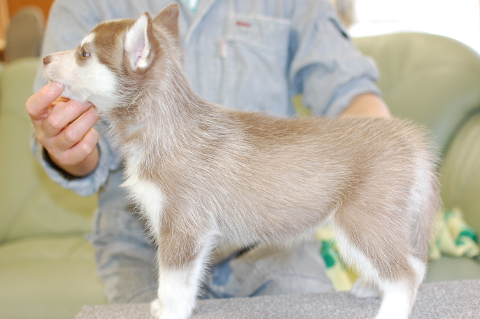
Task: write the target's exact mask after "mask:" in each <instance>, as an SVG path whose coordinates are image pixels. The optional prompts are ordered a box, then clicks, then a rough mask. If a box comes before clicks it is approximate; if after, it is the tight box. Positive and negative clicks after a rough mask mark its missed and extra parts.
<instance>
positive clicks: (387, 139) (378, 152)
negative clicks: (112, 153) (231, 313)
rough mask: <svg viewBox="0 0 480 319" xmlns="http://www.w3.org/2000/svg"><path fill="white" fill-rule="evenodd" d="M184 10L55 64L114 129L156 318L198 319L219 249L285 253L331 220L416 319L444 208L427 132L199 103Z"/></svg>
mask: <svg viewBox="0 0 480 319" xmlns="http://www.w3.org/2000/svg"><path fill="white" fill-rule="evenodd" d="M178 14H179V9H178V6H177V5H170V6H168V7H166V8H165V9H164V10H163V11H161V12H160V13H159V14H158V15H157V16H156V17H155V18H154V19H153V20H152V19H151V17H150V15H149V14H148V13H145V14H143V15H142V16H140V17H139V18H138V19H137V20H129V19H123V20H114V21H107V22H104V23H101V24H100V25H98V26H97V27H95V28H94V29H93V30H92V31H91V32H90V33H89V34H88V35H87V36H86V37H85V38H84V39H83V41H82V42H81V44H80V46H79V47H77V48H76V49H73V50H70V51H65V52H59V53H55V54H51V55H49V56H47V57H45V58H44V64H45V74H46V76H47V78H48V79H49V80H50V81H58V82H60V83H62V84H64V86H65V90H64V95H65V96H66V97H68V98H71V99H76V100H79V101H82V102H83V101H90V102H91V103H93V104H94V105H96V107H97V108H98V110H99V112H100V113H101V114H102V115H103V116H105V117H106V118H107V119H108V120H109V122H110V126H111V127H110V133H111V136H112V139H113V140H114V141H115V145H116V147H117V148H118V149H119V152H120V154H121V156H122V157H123V159H124V163H125V183H124V186H125V187H126V188H127V189H128V191H129V193H130V195H131V198H132V200H133V201H134V202H135V203H137V204H138V206H139V207H140V209H141V210H142V212H143V214H144V216H145V218H146V220H147V221H148V226H149V228H150V232H151V234H152V236H153V237H154V238H155V242H156V245H157V247H158V272H159V278H158V280H159V288H158V299H157V300H155V301H153V302H152V304H151V311H152V314H153V315H154V316H155V317H156V318H162V319H167V318H168V319H171V318H175V319H181V318H188V317H189V316H190V315H191V314H192V311H193V309H194V307H195V302H196V296H197V294H198V292H199V285H200V283H201V280H202V276H203V274H204V270H205V268H206V264H207V263H208V260H209V255H210V253H211V251H212V249H213V248H214V247H216V246H218V245H224V244H228V245H236V246H238V247H242V246H250V245H252V244H258V245H261V244H266V245H285V243H291V242H292V240H294V238H299V237H301V235H302V234H305V233H308V232H310V231H312V230H313V229H314V228H315V227H317V226H318V225H321V224H322V223H328V224H329V225H331V226H332V227H333V228H334V229H335V233H336V236H337V241H338V246H339V250H340V253H341V255H342V257H343V258H344V259H345V261H346V262H347V263H349V264H354V265H355V267H356V269H357V270H358V271H359V272H360V273H361V274H362V276H363V278H364V279H365V280H366V281H367V282H370V283H371V284H373V285H375V286H376V287H377V288H378V289H379V290H380V291H381V292H382V295H383V301H382V304H381V307H380V310H379V312H378V315H377V318H383V319H392V318H408V317H409V314H410V312H411V309H412V307H413V304H414V301H415V296H416V293H417V290H418V287H419V285H420V284H421V282H422V280H423V278H424V275H425V272H426V264H427V249H428V243H429V239H430V233H431V230H432V225H433V220H434V216H435V215H436V212H437V211H438V209H439V207H440V199H439V186H438V178H437V172H436V158H435V155H434V152H432V150H431V148H430V146H429V142H428V139H427V138H426V137H425V134H424V132H423V130H421V129H419V128H418V127H416V126H413V125H412V124H409V123H406V122H405V121H402V120H398V119H380V118H337V119H329V118H301V119H295V118H275V117H271V116H268V115H265V114H260V113H247V112H241V111H235V110H231V109H227V108H224V107H222V106H219V105H215V104H212V103H209V102H207V101H205V100H202V99H201V98H200V97H198V96H197V95H196V94H195V93H194V92H193V90H192V89H191V87H190V86H189V83H188V81H187V79H186V77H185V75H184V74H183V73H182V67H181V64H180V61H179V57H180V48H179V43H178V42H179V39H178Z"/></svg>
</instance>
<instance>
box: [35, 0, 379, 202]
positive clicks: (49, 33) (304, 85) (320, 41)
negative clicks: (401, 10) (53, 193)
mask: <svg viewBox="0 0 480 319" xmlns="http://www.w3.org/2000/svg"><path fill="white" fill-rule="evenodd" d="M172 2H178V4H179V5H180V18H179V27H180V43H181V46H182V49H183V52H184V56H183V57H182V62H183V68H184V71H185V73H186V75H187V77H188V79H189V81H190V84H191V85H192V87H193V89H194V90H195V91H196V92H197V94H198V95H199V96H201V97H202V98H204V99H206V100H208V101H211V102H214V103H218V104H223V105H225V106H228V107H232V108H235V109H239V110H245V111H263V112H266V113H269V114H272V115H276V116H293V115H294V109H293V106H292V103H291V98H292V97H293V96H295V95H297V94H300V93H302V94H303V103H304V105H305V106H307V107H308V108H310V109H311V110H312V114H313V115H316V116H336V115H338V114H339V113H340V112H341V111H342V110H343V109H345V108H346V107H347V106H348V105H349V103H350V101H351V100H352V99H353V98H354V97H355V96H356V95H358V94H362V93H367V92H370V93H375V94H379V90H378V88H377V87H376V85H375V81H376V79H377V77H378V73H377V69H376V67H375V64H374V63H373V61H372V60H371V59H370V58H367V57H364V56H362V55H361V54H360V53H359V52H358V51H357V50H356V49H355V47H354V46H353V44H352V43H351V41H350V39H349V37H348V35H347V34H346V32H345V30H344V29H343V27H342V25H341V23H340V22H339V19H338V16H337V14H336V12H335V9H334V8H333V6H332V5H331V3H330V2H329V0H202V1H200V3H199V6H198V8H197V10H196V11H195V12H192V11H191V10H190V9H189V8H188V6H187V5H186V3H185V2H184V1H183V0H176V1H172V0H122V1H119V0H104V1H97V0H83V1H75V0H57V1H56V2H55V3H54V5H53V6H52V8H51V11H50V18H49V21H48V24H47V28H46V33H45V39H44V46H43V52H42V53H43V55H47V54H49V53H52V52H56V51H63V50H68V49H72V48H75V47H76V46H77V45H78V44H79V43H80V41H81V40H82V39H83V37H85V36H86V35H87V33H88V32H89V31H90V30H91V29H92V28H93V27H94V26H95V25H97V24H98V23H100V22H102V21H104V20H110V19H118V18H125V17H128V18H134V19H136V18H138V17H139V16H140V15H141V14H142V13H143V12H145V11H147V12H149V13H150V15H152V17H154V16H155V15H156V14H157V13H158V12H160V11H161V10H162V9H163V8H164V7H165V6H166V5H168V4H170V3H172ZM45 84H46V81H45V78H44V76H43V66H42V65H40V66H39V72H38V75H37V79H36V82H35V90H39V89H40V88H41V87H42V86H43V85H45ZM105 125H106V124H105V122H104V121H103V120H101V121H99V123H97V124H96V126H95V128H96V129H97V130H98V131H99V132H100V136H101V137H100V141H99V143H98V146H99V149H100V154H101V156H100V163H99V165H98V167H97V168H96V169H95V171H94V172H93V173H92V174H90V175H89V176H86V177H83V178H77V179H69V178H66V177H65V176H64V175H63V174H62V173H61V172H59V171H57V170H56V169H55V168H53V167H52V166H51V165H50V163H49V162H48V161H47V160H45V157H44V154H43V151H42V147H41V145H39V144H38V143H36V142H33V143H32V148H33V151H34V153H35V154H36V155H37V157H39V158H40V160H41V162H42V164H43V166H44V168H45V170H46V171H47V173H48V174H49V175H50V177H51V178H52V179H53V180H54V181H56V182H57V183H59V184H60V185H62V186H63V187H65V188H69V189H72V190H74V191H75V192H77V193H78V194H80V195H84V196H86V195H91V194H94V193H96V192H97V191H99V190H100V189H101V188H102V186H105V188H109V189H110V190H111V192H115V189H118V185H119V184H120V182H121V178H117V177H118V176H117V177H114V178H110V182H109V175H110V174H112V173H113V174H120V175H121V160H120V159H119V158H118V156H117V155H116V153H115V151H114V150H113V149H112V148H111V147H110V143H109V141H108V139H107V138H106V137H105V136H104V135H103V134H102V132H103V131H104V129H105ZM114 180H115V181H116V182H113V181H114ZM118 193H119V192H118V190H117V191H116V195H117V196H123V192H122V195H119V194H118ZM100 204H102V201H101V203H100Z"/></svg>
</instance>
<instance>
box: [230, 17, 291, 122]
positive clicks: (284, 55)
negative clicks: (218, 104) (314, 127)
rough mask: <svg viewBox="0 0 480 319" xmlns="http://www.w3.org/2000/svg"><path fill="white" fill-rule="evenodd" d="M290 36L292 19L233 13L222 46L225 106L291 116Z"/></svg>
mask: <svg viewBox="0 0 480 319" xmlns="http://www.w3.org/2000/svg"><path fill="white" fill-rule="evenodd" d="M289 38H290V21H289V20H286V19H279V18H272V17H267V16H262V15H232V16H230V18H229V19H228V22H227V28H226V35H225V42H224V43H222V47H221V55H222V57H223V59H224V66H225V68H224V72H225V73H224V81H225V90H224V92H223V93H224V94H223V95H224V96H223V100H224V104H225V105H228V106H230V107H234V108H236V109H241V110H245V111H266V112H267V113H271V114H277V115H287V113H288V112H287V110H288V108H289V102H288V101H289V94H288V81H287V65H288V56H289V54H288V48H289Z"/></svg>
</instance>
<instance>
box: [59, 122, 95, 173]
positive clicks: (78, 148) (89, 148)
mask: <svg viewBox="0 0 480 319" xmlns="http://www.w3.org/2000/svg"><path fill="white" fill-rule="evenodd" d="M98 139H99V134H98V132H97V131H96V130H95V129H93V128H92V129H90V130H88V132H87V133H86V134H85V136H84V137H83V139H82V140H81V141H80V142H78V143H77V144H75V145H74V146H73V147H71V148H70V149H69V150H67V151H66V152H64V153H63V155H62V156H61V157H60V158H59V160H60V161H61V162H62V164H64V165H77V164H78V163H80V162H82V161H84V160H85V159H86V158H87V157H88V156H89V155H90V154H91V153H92V152H93V151H94V150H95V148H96V147H97V143H98Z"/></svg>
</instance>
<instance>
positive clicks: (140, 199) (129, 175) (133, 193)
mask: <svg viewBox="0 0 480 319" xmlns="http://www.w3.org/2000/svg"><path fill="white" fill-rule="evenodd" d="M142 158H143V154H142V152H135V155H133V156H130V157H128V158H126V171H125V173H126V180H125V182H124V183H123V184H122V186H123V187H125V188H127V190H128V193H129V195H130V197H131V199H132V200H133V201H134V202H135V204H137V205H139V206H140V209H141V212H142V214H143V215H144V216H145V218H146V219H147V221H148V226H149V227H150V231H151V233H152V235H153V236H154V238H158V236H159V232H160V226H161V216H162V212H163V207H164V203H165V196H164V193H163V191H162V190H161V189H160V187H159V186H158V185H156V184H154V183H152V182H151V181H148V180H146V179H144V178H141V175H140V171H141V163H142V162H143V161H142Z"/></svg>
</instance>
